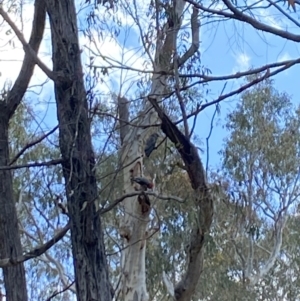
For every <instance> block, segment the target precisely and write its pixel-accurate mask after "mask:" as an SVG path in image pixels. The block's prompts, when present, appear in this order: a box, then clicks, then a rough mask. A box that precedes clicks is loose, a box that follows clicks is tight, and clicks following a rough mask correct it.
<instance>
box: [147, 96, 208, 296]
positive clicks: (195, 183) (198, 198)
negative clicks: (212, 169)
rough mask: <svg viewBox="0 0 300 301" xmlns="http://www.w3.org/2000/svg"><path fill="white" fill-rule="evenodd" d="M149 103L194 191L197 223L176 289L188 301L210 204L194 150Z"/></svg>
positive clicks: (198, 269)
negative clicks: (184, 270)
mask: <svg viewBox="0 0 300 301" xmlns="http://www.w3.org/2000/svg"><path fill="white" fill-rule="evenodd" d="M148 100H149V101H150V103H151V104H152V105H153V107H154V109H155V110H156V112H157V114H158V116H159V118H160V119H161V122H162V124H161V129H162V131H163V132H164V133H165V134H166V136H167V137H168V138H169V139H170V140H171V141H172V142H173V143H174V144H175V147H176V148H177V150H178V152H179V153H180V155H181V158H182V160H183V162H184V164H185V169H186V170H187V173H188V175H189V178H190V181H191V185H192V188H193V189H194V191H195V206H196V207H197V211H198V220H197V222H196V224H195V226H194V227H193V229H192V233H191V236H190V245H189V248H188V256H189V258H188V266H187V269H186V273H185V275H184V276H183V277H182V279H181V281H180V282H179V283H178V284H177V285H176V287H175V298H176V300H178V301H179V300H180V301H189V300H190V299H191V297H192V295H193V293H194V291H195V289H196V286H197V284H198V281H199V277H200V274H201V272H202V265H203V254H202V252H203V245H204V238H205V235H206V234H208V232H209V230H210V226H211V223H212V217H213V200H212V198H211V195H210V193H209V191H208V188H207V184H206V176H205V171H204V168H203V165H202V162H201V159H200V157H199V155H198V151H197V149H196V147H195V146H194V145H193V144H192V142H191V141H190V140H189V138H188V137H186V136H185V135H184V134H183V133H181V131H180V130H179V129H178V128H177V126H176V125H175V124H174V123H173V122H172V121H171V119H170V118H169V117H168V116H167V115H166V114H165V113H164V111H163V110H162V109H161V108H160V107H159V105H158V103H157V100H156V99H155V98H153V97H148Z"/></svg>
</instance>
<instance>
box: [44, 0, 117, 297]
mask: <svg viewBox="0 0 300 301" xmlns="http://www.w3.org/2000/svg"><path fill="white" fill-rule="evenodd" d="M45 2H46V8H47V13H48V15H49V19H50V27H51V37H52V59H53V72H54V73H55V74H59V75H60V76H59V80H56V81H55V83H54V86H55V97H56V103H57V114H58V121H59V145H60V150H61V154H62V157H63V163H62V167H63V174H64V179H65V185H66V192H67V201H68V211H69V216H70V222H71V227H70V230H71V241H72V252H73V258H74V269H75V281H76V291H77V300H79V301H91V300H98V301H101V300H105V301H107V300H108V301H109V300H111V291H110V283H109V279H108V267H107V262H106V257H105V250H104V240H103V230H102V225H101V220H100V216H99V214H96V208H95V205H94V200H95V199H96V198H97V194H98V191H97V183H96V176H95V169H94V165H95V159H94V153H93V149H92V142H91V134H90V121H89V119H88V105H87V100H86V91H85V89H84V83H83V72H82V66H81V58H80V49H79V42H78V30H77V23H76V12H75V5H74V1H73V0H63V1H58V0H45ZM85 202H86V203H87V204H89V205H88V206H86V208H85V209H84V210H81V209H82V207H83V204H84V203H85Z"/></svg>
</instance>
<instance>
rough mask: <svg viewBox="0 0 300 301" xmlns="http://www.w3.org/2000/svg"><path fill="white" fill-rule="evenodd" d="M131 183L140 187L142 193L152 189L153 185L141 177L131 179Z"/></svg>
mask: <svg viewBox="0 0 300 301" xmlns="http://www.w3.org/2000/svg"><path fill="white" fill-rule="evenodd" d="M132 181H134V182H136V183H138V184H139V185H141V188H142V190H143V191H146V190H147V189H152V188H153V186H154V185H153V183H152V182H151V181H150V180H149V179H147V178H143V177H136V178H133V179H132Z"/></svg>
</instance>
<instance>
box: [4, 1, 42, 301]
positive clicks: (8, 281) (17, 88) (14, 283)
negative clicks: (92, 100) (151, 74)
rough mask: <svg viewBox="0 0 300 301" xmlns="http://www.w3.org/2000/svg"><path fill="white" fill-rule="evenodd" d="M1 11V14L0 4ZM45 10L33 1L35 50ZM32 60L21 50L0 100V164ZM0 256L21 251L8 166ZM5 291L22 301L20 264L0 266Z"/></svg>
mask: <svg viewBox="0 0 300 301" xmlns="http://www.w3.org/2000/svg"><path fill="white" fill-rule="evenodd" d="M1 14H5V13H4V11H3V10H2V8H1ZM45 18H46V11H45V5H44V2H43V0H36V1H35V11H34V18H33V23H32V31H31V36H30V40H29V43H28V44H29V45H30V47H31V49H33V50H34V51H35V52H37V51H38V49H39V46H40V43H41V41H42V38H43V33H44V28H45ZM34 66H35V62H34V60H33V58H32V56H31V55H30V54H27V53H26V54H25V57H24V60H23V64H22V67H21V70H20V73H19V75H18V77H17V79H16V81H15V83H14V85H13V87H12V89H11V90H10V91H9V92H8V94H7V97H6V99H1V101H0V166H7V165H8V164H9V137H8V128H9V120H10V118H11V117H12V116H13V114H14V112H15V110H16V108H17V107H18V105H19V104H20V102H21V100H22V98H23V96H24V94H25V92H26V90H27V87H28V84H29V81H30V79H31V76H32V74H33V69H34ZM0 208H1V210H0V256H1V258H12V259H14V258H17V257H19V256H21V255H23V251H22V245H21V240H20V233H19V228H18V217H17V212H16V208H15V200H14V194H13V182H12V175H11V171H10V170H0ZM3 276H4V285H5V291H6V292H5V295H6V300H8V301H20V300H22V301H26V300H27V289H26V278H25V270H24V264H23V263H20V264H18V265H16V266H10V267H4V268H3Z"/></svg>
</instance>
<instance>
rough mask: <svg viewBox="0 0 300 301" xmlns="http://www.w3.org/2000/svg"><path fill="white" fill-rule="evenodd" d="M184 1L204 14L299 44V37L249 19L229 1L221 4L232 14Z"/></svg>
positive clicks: (188, 0)
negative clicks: (245, 24) (245, 25)
mask: <svg viewBox="0 0 300 301" xmlns="http://www.w3.org/2000/svg"><path fill="white" fill-rule="evenodd" d="M185 1H186V2H188V3H190V4H192V5H194V6H195V7H196V8H198V9H200V10H202V11H205V12H208V13H211V14H214V15H218V16H223V17H225V18H228V19H235V20H239V21H241V22H245V23H248V24H250V25H251V26H252V27H254V28H256V29H258V30H262V31H265V32H269V33H271V34H274V35H276V36H280V37H282V38H285V39H288V40H290V41H294V42H300V35H296V34H293V33H291V32H288V31H286V30H281V29H278V28H275V27H273V26H269V25H266V24H264V23H261V22H259V21H257V20H255V19H254V18H251V17H250V16H248V15H246V14H244V13H242V12H241V11H239V10H238V9H237V8H236V7H234V6H233V4H232V3H231V2H230V1H229V0H223V2H224V4H225V5H226V6H227V7H228V8H229V9H230V11H231V12H232V13H228V12H225V11H224V10H218V9H211V8H207V7H205V6H203V5H202V4H199V3H197V2H196V1H194V0H185Z"/></svg>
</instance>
